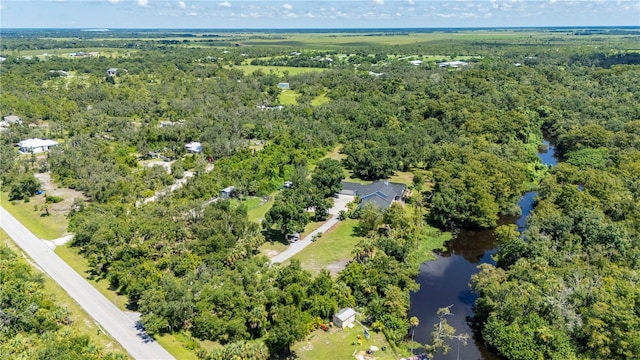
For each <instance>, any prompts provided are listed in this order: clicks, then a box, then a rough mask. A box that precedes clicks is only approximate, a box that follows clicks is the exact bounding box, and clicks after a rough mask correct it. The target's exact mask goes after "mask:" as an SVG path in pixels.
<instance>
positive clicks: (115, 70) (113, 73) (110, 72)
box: [107, 68, 118, 76]
mask: <svg viewBox="0 0 640 360" xmlns="http://www.w3.org/2000/svg"><path fill="white" fill-rule="evenodd" d="M116 75H118V68H111V69H109V70H107V76H116Z"/></svg>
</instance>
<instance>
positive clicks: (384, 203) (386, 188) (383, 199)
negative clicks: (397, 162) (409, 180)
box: [340, 180, 407, 209]
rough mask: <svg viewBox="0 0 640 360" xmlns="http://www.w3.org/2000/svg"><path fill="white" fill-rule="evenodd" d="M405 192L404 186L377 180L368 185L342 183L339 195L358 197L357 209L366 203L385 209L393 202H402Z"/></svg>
mask: <svg viewBox="0 0 640 360" xmlns="http://www.w3.org/2000/svg"><path fill="white" fill-rule="evenodd" d="M406 190H407V187H406V185H404V184H400V183H392V182H389V181H387V180H379V181H376V182H374V183H372V184H368V185H366V184H358V183H354V182H348V181H343V182H342V190H341V191H340V194H343V195H352V196H353V195H355V196H358V197H359V198H360V204H358V209H359V208H361V207H363V206H364V205H365V204H367V203H372V204H374V205H376V206H379V207H381V208H382V209H386V208H388V207H389V206H391V204H392V203H393V202H394V201H402V200H403V199H404V194H405V191H406Z"/></svg>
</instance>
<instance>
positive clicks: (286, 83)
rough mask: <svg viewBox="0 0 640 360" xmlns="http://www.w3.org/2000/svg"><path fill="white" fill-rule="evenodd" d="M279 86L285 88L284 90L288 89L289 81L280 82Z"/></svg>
mask: <svg viewBox="0 0 640 360" xmlns="http://www.w3.org/2000/svg"><path fill="white" fill-rule="evenodd" d="M278 88H280V89H283V90H287V89H289V83H288V82H281V83H278Z"/></svg>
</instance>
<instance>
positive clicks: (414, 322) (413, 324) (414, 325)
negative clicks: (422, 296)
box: [409, 316, 420, 355]
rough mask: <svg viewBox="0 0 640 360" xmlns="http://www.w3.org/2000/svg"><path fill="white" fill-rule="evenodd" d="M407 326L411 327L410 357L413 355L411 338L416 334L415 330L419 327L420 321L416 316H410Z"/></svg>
mask: <svg viewBox="0 0 640 360" xmlns="http://www.w3.org/2000/svg"><path fill="white" fill-rule="evenodd" d="M409 324H410V325H411V355H413V337H414V335H415V334H416V328H417V327H418V325H420V319H418V318H417V317H416V316H412V317H411V318H410V319H409Z"/></svg>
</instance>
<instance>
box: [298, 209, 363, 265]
mask: <svg viewBox="0 0 640 360" xmlns="http://www.w3.org/2000/svg"><path fill="white" fill-rule="evenodd" d="M357 225H358V220H354V219H346V220H343V221H341V222H339V223H338V224H337V225H335V226H334V227H332V228H331V229H330V230H329V231H327V232H326V233H324V234H322V237H321V238H320V239H318V240H316V241H314V242H313V243H312V244H311V245H309V246H307V247H306V248H304V250H302V251H301V252H299V253H297V254H296V255H295V256H294V257H293V258H292V259H298V260H300V264H301V265H302V267H303V268H304V269H306V270H309V271H311V272H312V273H314V274H317V273H319V272H320V271H321V270H322V269H327V268H328V267H329V271H330V272H331V273H332V274H336V273H338V272H339V271H340V270H342V268H341V267H342V266H343V265H344V264H346V262H348V261H349V260H351V258H352V256H351V251H352V250H353V248H354V246H355V245H356V244H357V243H358V242H359V241H360V240H361V239H362V238H361V237H358V236H355V235H354V229H355V227H356V226H357ZM332 264H333V265H335V267H336V268H335V269H334V268H333V266H332Z"/></svg>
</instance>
